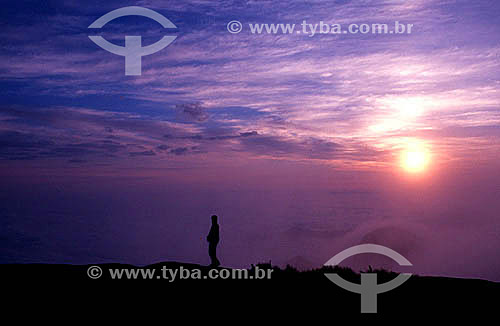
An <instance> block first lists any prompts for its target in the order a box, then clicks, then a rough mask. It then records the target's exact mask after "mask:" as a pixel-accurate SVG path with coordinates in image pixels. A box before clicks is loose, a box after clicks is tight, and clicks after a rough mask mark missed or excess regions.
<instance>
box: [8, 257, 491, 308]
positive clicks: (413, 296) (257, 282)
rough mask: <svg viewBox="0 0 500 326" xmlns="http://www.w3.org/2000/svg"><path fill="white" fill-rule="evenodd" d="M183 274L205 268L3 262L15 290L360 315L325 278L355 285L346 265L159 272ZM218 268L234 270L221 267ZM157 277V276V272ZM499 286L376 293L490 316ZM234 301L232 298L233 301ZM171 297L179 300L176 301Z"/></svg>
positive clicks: (386, 299) (387, 303)
mask: <svg viewBox="0 0 500 326" xmlns="http://www.w3.org/2000/svg"><path fill="white" fill-rule="evenodd" d="M90 266H98V267H99V268H100V269H101V270H102V271H103V274H102V276H101V277H99V278H97V279H92V278H90V277H89V276H88V270H89V267H90ZM125 268H126V269H129V270H130V271H136V273H137V275H139V276H138V277H137V278H136V279H126V277H122V279H117V278H116V277H115V279H113V278H112V277H111V276H110V274H109V273H107V272H106V271H109V270H110V269H111V270H116V269H125ZM181 268H182V269H183V270H184V271H185V272H186V271H189V272H190V273H191V272H194V271H198V270H199V271H201V273H202V275H206V273H208V272H209V271H210V269H211V268H210V267H207V266H202V265H197V264H189V263H180V262H161V263H156V264H153V265H148V266H144V267H137V266H133V265H126V264H98V265H65V264H60V265H57V264H11V265H2V266H1V268H0V270H1V277H2V279H3V280H9V283H10V284H11V285H13V286H14V287H15V288H16V289H18V291H19V292H23V291H24V290H29V291H31V292H33V291H35V292H37V293H47V291H51V292H54V291H60V290H61V289H68V288H70V289H71V293H73V294H78V296H79V298H81V299H83V298H86V297H92V298H94V300H95V298H106V297H109V296H110V295H111V296H113V297H118V298H119V297H123V298H139V297H140V298H144V297H148V296H150V295H155V296H156V295H159V294H161V295H163V296H165V298H164V300H174V299H175V300H177V301H178V300H184V299H185V300H195V301H197V300H203V301H204V302H205V304H214V305H217V306H218V305H221V304H224V305H239V304H241V305H246V304H255V303H258V304H259V305H266V306H269V305H271V306H273V305H276V304H277V303H279V304H280V305H286V306H288V307H291V308H294V307H295V308H300V309H309V310H311V309H312V311H316V312H317V313H322V314H325V313H328V312H329V311H330V312H335V313H341V314H359V313H360V295H359V294H356V293H351V292H348V291H346V290H344V289H342V288H340V287H338V286H337V285H335V284H334V283H332V282H331V281H330V280H328V279H327V278H326V277H325V275H324V274H325V273H337V274H339V275H340V276H341V277H342V278H344V279H345V280H348V281H350V282H354V283H358V284H359V283H360V274H359V273H356V272H354V271H353V270H351V269H350V268H344V267H338V266H336V267H322V268H317V269H312V270H307V271H298V270H297V269H295V268H294V267H291V266H287V267H286V268H278V267H276V266H272V265H271V263H263V264H257V265H255V266H253V265H252V267H251V268H249V269H246V271H247V272H248V273H249V275H254V274H252V273H255V270H257V269H258V270H266V271H267V270H272V272H271V278H270V279H268V278H262V279H220V278H219V279H203V278H200V279H192V278H187V279H176V280H175V281H172V282H171V281H170V280H168V279H162V278H161V276H162V275H160V273H161V272H162V270H165V269H170V270H180V269H181ZM141 270H143V271H144V270H150V271H153V270H154V276H155V277H152V278H147V279H146V278H144V277H142V275H141V274H140V273H141ZM216 270H217V272H218V273H220V272H221V271H223V270H225V271H226V272H225V273H231V272H232V271H233V269H230V268H224V267H218V268H216ZM372 272H376V273H377V276H378V283H379V284H380V283H385V282H387V281H389V280H391V279H393V278H395V277H396V276H397V275H398V274H397V273H394V272H390V271H385V270H374V271H372ZM158 276H160V278H159V277H158ZM498 293H500V283H495V282H490V281H486V280H480V279H459V278H449V277H431V276H418V275H413V276H412V277H411V278H410V279H409V280H408V281H407V282H406V283H404V284H403V285H401V286H400V287H398V288H396V289H394V290H392V291H389V292H386V293H382V294H379V295H378V313H379V314H415V313H422V312H425V313H428V312H436V313H454V312H457V311H460V312H461V313H464V312H465V313H483V314H487V313H491V314H493V313H494V312H495V311H496V309H495V307H496V306H497V303H496V301H497V299H496V295H497V294H498ZM235 300H236V301H235ZM177 301H176V302H177Z"/></svg>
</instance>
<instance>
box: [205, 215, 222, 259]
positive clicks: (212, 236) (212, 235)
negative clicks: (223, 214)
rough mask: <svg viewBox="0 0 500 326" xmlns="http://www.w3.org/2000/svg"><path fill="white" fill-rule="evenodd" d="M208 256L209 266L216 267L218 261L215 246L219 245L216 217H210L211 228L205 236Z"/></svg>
mask: <svg viewBox="0 0 500 326" xmlns="http://www.w3.org/2000/svg"><path fill="white" fill-rule="evenodd" d="M207 241H208V255H209V256H210V261H211V263H210V266H212V267H217V266H219V265H220V261H219V260H218V259H217V244H218V243H219V224H217V215H212V227H211V228H210V232H208V235H207Z"/></svg>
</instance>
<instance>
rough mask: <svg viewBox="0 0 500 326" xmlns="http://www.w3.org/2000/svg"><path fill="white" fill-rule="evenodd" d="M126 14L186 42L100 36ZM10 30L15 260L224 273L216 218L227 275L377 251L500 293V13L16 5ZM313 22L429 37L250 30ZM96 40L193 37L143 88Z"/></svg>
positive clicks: (5, 244) (126, 21)
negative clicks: (159, 19)
mask: <svg viewBox="0 0 500 326" xmlns="http://www.w3.org/2000/svg"><path fill="white" fill-rule="evenodd" d="M125 6H141V7H146V8H149V9H153V10H155V11H157V12H158V13H161V14H162V15H164V16H165V17H167V18H168V19H169V20H170V21H172V22H173V23H174V24H175V25H176V26H177V28H176V29H168V30H166V29H164V28H163V27H162V26H161V25H159V24H158V23H156V22H154V21H152V20H151V19H148V18H144V17H122V18H119V19H116V20H114V21H112V22H110V23H108V24H107V25H106V26H105V27H103V28H102V29H101V30H98V31H95V30H89V29H88V26H89V25H90V24H91V23H92V22H94V21H95V20H96V19H97V18H99V17H101V16H102V15H104V14H106V13H107V12H109V11H111V10H114V9H118V8H120V7H125ZM0 17H1V20H0V21H1V29H0V34H1V37H0V49H1V50H0V89H1V102H0V178H1V179H0V180H2V181H1V182H0V216H1V217H2V228H0V262H3V263H12V262H58V263H61V262H66V263H92V262H110V261H113V262H127V263H132V264H149V263H153V262H158V261H163V260H176V261H185V262H194V263H200V264H207V263H208V255H207V253H206V250H207V247H206V246H207V245H206V242H205V240H204V239H205V236H206V234H207V232H208V229H209V227H210V215H212V214H217V215H219V217H220V225H221V244H220V250H219V252H220V254H219V255H220V259H221V261H222V264H223V265H225V266H235V267H236V266H245V267H246V266H249V265H250V264H251V263H256V262H259V261H269V260H272V262H273V263H276V264H286V263H287V262H289V261H291V260H301V261H306V262H307V264H311V265H313V266H321V265H322V264H323V263H324V262H326V261H327V260H328V259H329V258H330V257H332V256H333V255H335V254H336V253H338V252H339V251H341V250H343V249H345V248H347V247H349V246H352V245H355V244H359V243H365V242H372V243H379V244H382V245H386V246H388V247H390V248H392V249H394V250H396V251H398V252H400V253H401V254H402V255H404V256H405V257H407V258H408V259H409V260H410V261H411V262H412V263H413V265H414V271H415V272H418V273H422V274H429V275H451V276H461V277H482V278H488V279H492V280H497V281H500V259H498V258H499V254H500V218H499V211H500V200H499V198H500V163H499V154H500V36H499V35H500V18H499V17H500V2H498V1H494V0H478V1H465V0H413V1H403V0H357V1H354V0H353V1H349V0H335V1H320V0H315V1H308V0H306V1H271V0H269V1H268V0H255V1H243V0H241V1H208V0H207V1H205V0H193V1H161V0H144V1H116V0H110V1H106V2H103V1H95V0H88V1H76V0H66V1H9V4H8V5H5V6H4V7H3V9H2V12H1V13H0ZM232 20H238V21H240V22H241V23H242V24H243V30H242V31H241V33H238V34H232V33H229V32H228V30H227V28H226V24H227V23H228V22H229V21H232ZM304 20H305V21H307V23H311V24H318V23H319V22H320V21H322V22H325V23H329V24H334V23H338V24H342V25H344V24H345V25H348V24H351V23H357V24H362V23H366V24H372V23H386V24H388V25H389V26H390V27H392V25H393V24H394V22H395V21H398V22H401V23H405V24H413V29H412V33H411V34H386V35H379V34H371V33H370V34H364V35H363V34H342V35H338V34H329V35H326V34H321V35H320V34H316V35H314V36H310V35H304V34H297V33H293V34H283V33H277V34H266V33H263V34H260V35H257V34H252V33H251V32H250V29H249V26H248V24H258V23H261V24H264V23H267V24H281V23H283V24H296V25H300V24H301V23H302V22H303V21H304ZM89 35H102V36H103V37H105V38H106V39H107V40H108V41H110V42H112V43H115V44H117V45H122V46H123V45H124V44H125V41H124V40H125V36H126V35H140V36H142V42H143V45H148V44H152V43H154V42H156V41H158V40H159V39H160V38H161V37H162V36H164V35H176V36H177V38H176V40H175V41H174V42H173V43H172V44H171V45H169V46H168V47H166V48H165V49H163V50H161V51H159V52H157V53H155V54H152V55H149V56H145V57H143V58H142V75H140V76H126V75H125V74H124V68H125V63H124V62H125V60H124V58H123V57H121V56H118V55H114V54H111V53H108V52H106V51H104V50H103V49H101V48H99V47H98V46H97V45H96V44H94V43H93V42H92V41H91V40H90V39H89V38H88V36H89Z"/></svg>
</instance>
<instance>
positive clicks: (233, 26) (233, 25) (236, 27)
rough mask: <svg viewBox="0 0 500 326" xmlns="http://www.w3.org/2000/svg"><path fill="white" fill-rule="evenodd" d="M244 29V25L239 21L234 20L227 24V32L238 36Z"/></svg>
mask: <svg viewBox="0 0 500 326" xmlns="http://www.w3.org/2000/svg"><path fill="white" fill-rule="evenodd" d="M242 29H243V25H242V24H241V23H240V22H239V21H237V20H232V21H230V22H229V23H227V31H228V32H229V33H231V34H238V33H239V32H241V30H242Z"/></svg>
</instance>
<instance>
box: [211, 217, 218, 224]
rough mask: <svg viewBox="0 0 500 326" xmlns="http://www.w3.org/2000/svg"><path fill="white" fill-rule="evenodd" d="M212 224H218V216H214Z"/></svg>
mask: <svg viewBox="0 0 500 326" xmlns="http://www.w3.org/2000/svg"><path fill="white" fill-rule="evenodd" d="M212 223H213V224H215V223H217V215H212Z"/></svg>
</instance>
